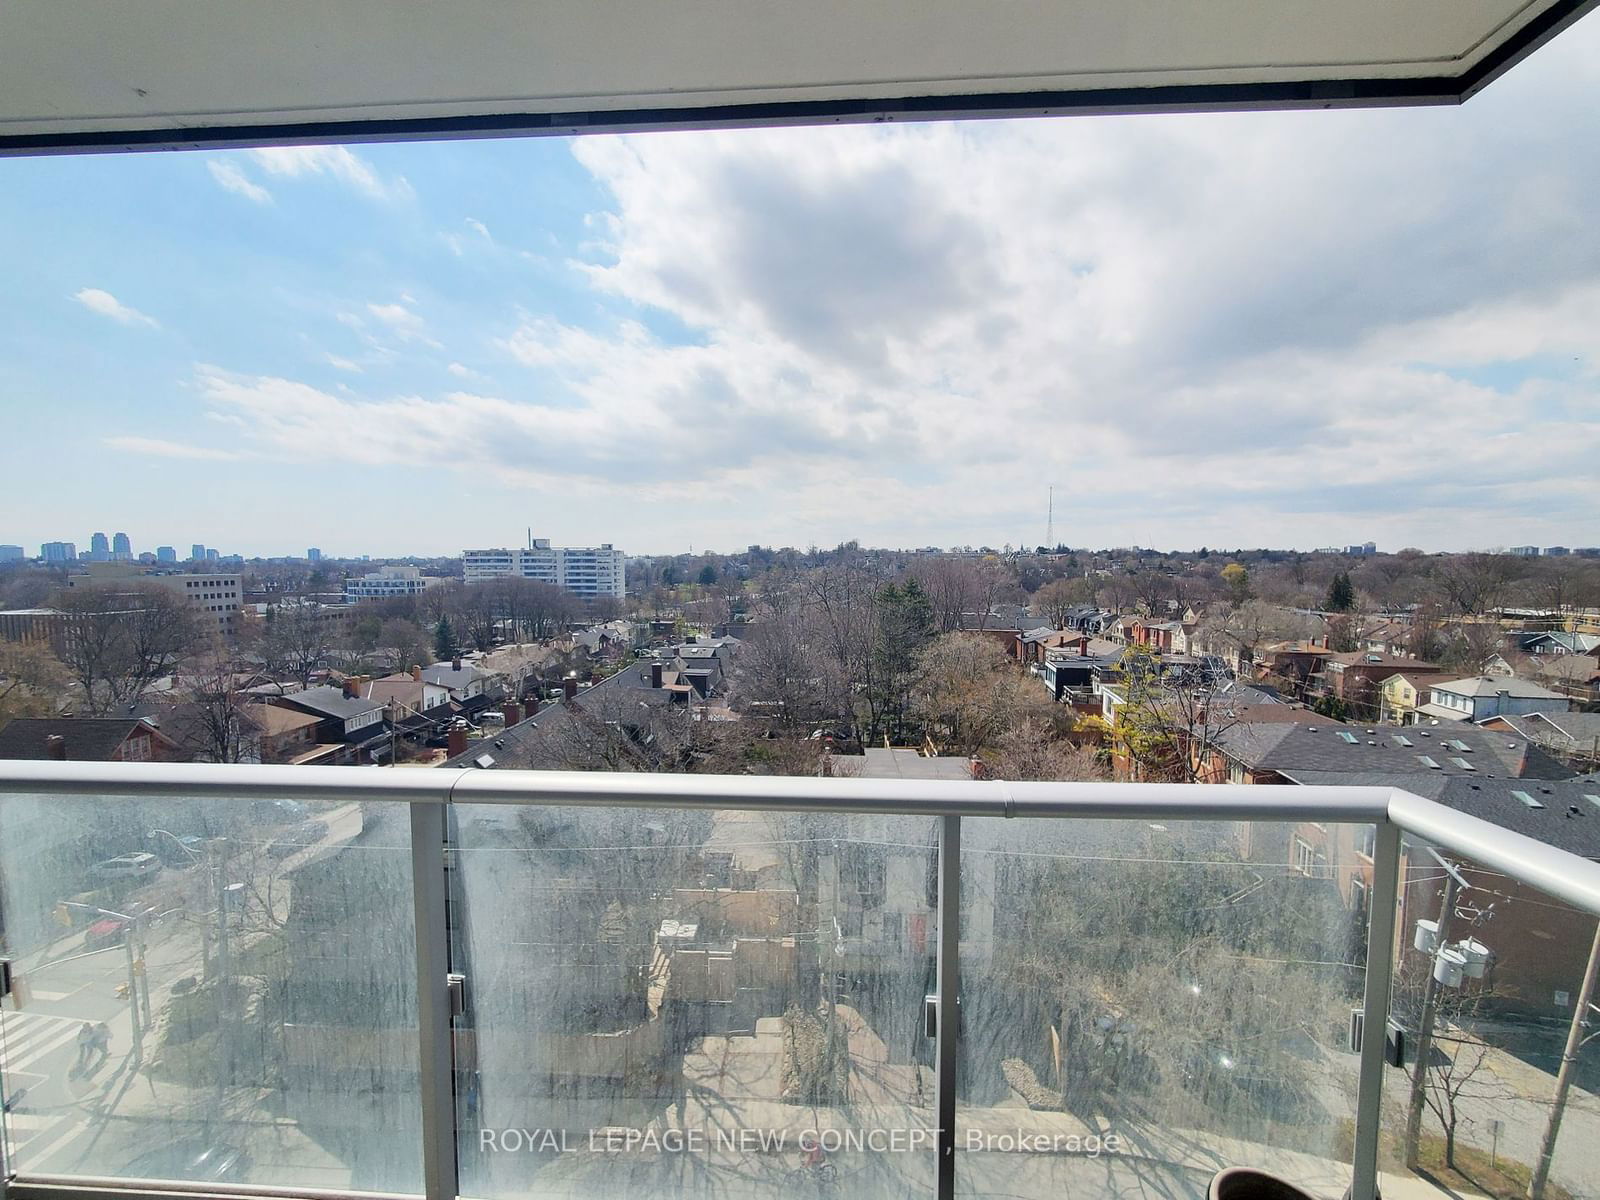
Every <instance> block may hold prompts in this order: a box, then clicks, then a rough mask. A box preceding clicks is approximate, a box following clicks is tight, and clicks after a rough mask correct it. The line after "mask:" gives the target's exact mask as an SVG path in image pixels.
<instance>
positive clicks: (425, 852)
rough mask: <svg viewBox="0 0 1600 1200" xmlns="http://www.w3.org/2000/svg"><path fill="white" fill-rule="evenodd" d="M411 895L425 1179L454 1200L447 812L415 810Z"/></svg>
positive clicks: (444, 1199) (438, 1194)
mask: <svg viewBox="0 0 1600 1200" xmlns="http://www.w3.org/2000/svg"><path fill="white" fill-rule="evenodd" d="M411 894H412V902H413V906H414V908H415V912H416V935H417V1067H418V1084H419V1088H420V1090H421V1093H422V1096H421V1099H422V1178H423V1194H424V1195H425V1196H426V1197H427V1200H455V1196H456V1193H457V1177H456V1112H455V1078H454V1072H455V1064H454V1055H453V1053H452V1047H451V1024H450V991H449V986H450V985H449V982H448V978H447V977H448V975H449V973H450V944H449V939H450V928H449V919H448V916H447V913H446V894H447V893H446V882H445V807H444V805H442V804H433V803H427V802H420V801H414V802H413V803H412V805H411Z"/></svg>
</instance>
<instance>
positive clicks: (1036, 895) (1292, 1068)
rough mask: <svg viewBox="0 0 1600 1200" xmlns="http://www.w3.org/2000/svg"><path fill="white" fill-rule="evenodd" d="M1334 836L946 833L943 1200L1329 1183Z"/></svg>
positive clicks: (1344, 837) (1146, 831)
mask: <svg viewBox="0 0 1600 1200" xmlns="http://www.w3.org/2000/svg"><path fill="white" fill-rule="evenodd" d="M1360 835H1361V831H1360V830H1358V829H1357V828H1355V827H1350V826H1335V825H1330V826H1318V825H1309V824H1308V825H1305V826H1288V825H1255V826H1253V827H1247V826H1242V825H1238V824H1234V823H1222V822H1217V823H1201V822H1184V823H1171V824H1167V825H1160V824H1147V823H1143V822H1125V821H1124V822H1117V821H1073V822H1061V821H1026V820H1013V821H1002V820H968V821H965V822H963V848H962V868H963V869H962V895H961V903H962V910H963V916H964V918H965V922H964V926H965V927H964V929H963V935H962V945H961V948H962V1007H963V1011H964V1014H965V1020H966V1034H965V1037H964V1040H963V1042H962V1046H961V1083H960V1099H959V1107H958V1119H957V1137H956V1147H957V1155H958V1157H957V1191H958V1193H959V1194H961V1195H968V1196H981V1195H995V1194H1006V1195H1021V1196H1060V1195H1108V1194H1120V1195H1158V1194H1159V1195H1163V1196H1175V1195H1176V1196H1203V1195H1204V1194H1205V1189H1206V1184H1207V1182H1208V1180H1209V1179H1210V1177H1211V1175H1212V1174H1214V1173H1215V1172H1216V1171H1217V1170H1218V1169H1220V1168H1221V1167H1223V1166H1252V1167H1258V1168H1263V1169H1267V1170H1270V1171H1273V1172H1275V1173H1277V1174H1280V1175H1282V1176H1284V1177H1286V1178H1288V1179H1290V1180H1292V1182H1294V1183H1295V1184H1296V1186H1299V1187H1301V1188H1304V1189H1306V1190H1308V1191H1310V1192H1311V1193H1312V1194H1314V1195H1319V1196H1321V1195H1325V1196H1329V1197H1338V1196H1340V1195H1341V1194H1342V1193H1343V1191H1344V1189H1345V1188H1346V1187H1347V1186H1348V1185H1349V1182H1350V1173H1349V1166H1348V1163H1349V1150H1348V1147H1347V1145H1345V1144H1344V1143H1347V1142H1348V1140H1349V1129H1350V1126H1351V1122H1352V1121H1353V1118H1354V1111H1355V1105H1354V1098H1355V1090H1356V1076H1357V1060H1356V1056H1355V1055H1354V1054H1351V1053H1350V1052H1349V1051H1348V1047H1347V1041H1348V1035H1347V1029H1348V1026H1349V1013H1350V1010H1351V1008H1352V1007H1354V1006H1358V1005H1359V1004H1360V1003H1361V994H1362V986H1363V981H1364V974H1365V972H1364V962H1365V953H1366V943H1365V938H1366V893H1367V889H1368V888H1369V887H1370V883H1371V877H1370V869H1371V865H1370V860H1368V859H1366V858H1365V857H1364V856H1362V855H1360V854H1358V853H1357V850H1358V844H1359V839H1360Z"/></svg>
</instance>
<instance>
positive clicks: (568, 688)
mask: <svg viewBox="0 0 1600 1200" xmlns="http://www.w3.org/2000/svg"><path fill="white" fill-rule="evenodd" d="M561 690H562V692H563V693H565V694H566V697H567V699H568V700H572V699H575V698H576V697H577V695H578V677H577V676H576V675H568V676H567V677H566V678H565V679H563V680H562V681H561Z"/></svg>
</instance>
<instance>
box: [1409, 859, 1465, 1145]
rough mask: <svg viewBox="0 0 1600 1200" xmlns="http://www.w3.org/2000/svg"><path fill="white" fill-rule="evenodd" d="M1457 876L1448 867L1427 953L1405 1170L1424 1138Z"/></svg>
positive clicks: (1412, 1079)
mask: <svg viewBox="0 0 1600 1200" xmlns="http://www.w3.org/2000/svg"><path fill="white" fill-rule="evenodd" d="M1455 902H1456V876H1455V872H1454V871H1453V870H1450V869H1449V868H1448V867H1447V868H1446V871H1445V877H1444V900H1443V902H1442V903H1441V904H1440V905H1439V930H1438V933H1437V934H1436V935H1435V936H1436V937H1437V939H1438V940H1437V941H1436V942H1435V944H1434V948H1433V953H1432V954H1430V955H1429V956H1428V982H1427V983H1426V984H1425V985H1424V986H1423V989H1422V1020H1421V1022H1420V1023H1419V1026H1418V1029H1417V1064H1416V1070H1415V1072H1414V1073H1413V1074H1412V1077H1411V1106H1410V1108H1409V1109H1408V1110H1407V1112H1406V1141H1405V1147H1406V1169H1407V1170H1412V1171H1414V1170H1416V1167H1417V1158H1418V1153H1417V1151H1418V1146H1419V1144H1420V1143H1421V1140H1422V1106H1423V1101H1424V1098H1425V1096H1426V1094H1427V1090H1428V1057H1429V1054H1430V1053H1431V1051H1432V1048H1433V1021H1434V1015H1435V1011H1436V1010H1437V1008H1438V1006H1439V978H1438V975H1437V973H1436V968H1437V966H1438V962H1439V952H1440V951H1441V950H1443V949H1444V947H1445V945H1446V943H1448V941H1449V940H1450V938H1449V933H1450V918H1451V916H1452V914H1453V913H1454V912H1455Z"/></svg>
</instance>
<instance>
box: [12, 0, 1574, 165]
mask: <svg viewBox="0 0 1600 1200" xmlns="http://www.w3.org/2000/svg"><path fill="white" fill-rule="evenodd" d="M1596 2H1597V0H1271V2H1263V0H522V2H514V0H5V2H4V3H3V4H0V153H3V152H12V153H30V152H32V153H41V152H43V153H48V152H51V151H71V150H89V149H120V148H125V147H139V146H147V147H161V146H166V147H174V146H176V147H182V146H198V145H213V146H216V145H247V144H260V143H264V142H275V141H276V142H283V141H296V140H299V141H311V140H319V139H320V140H375V139H380V138H389V137H405V138H426V137H448V136H471V135H477V134H501V133H504V134H514V133H575V132H586V131H595V130H605V129H643V128H663V127H667V128H681V127H709V126H717V125H735V126H737V125H761V124H779V123H785V122H804V123H826V122H830V121H871V120H915V119H922V118H936V117H961V116H1003V115H1012V114H1017V115H1021V114H1028V113H1057V112H1072V111H1091V112H1127V111H1139V110H1144V109H1152V110H1193V109H1208V108H1264V107H1334V106H1344V105H1354V104H1405V103H1413V104H1418V103H1449V102H1455V101H1459V100H1461V99H1463V98H1465V97H1466V96H1467V95H1470V94H1471V93H1472V92H1473V91H1475V90H1476V89H1477V88H1478V87H1481V86H1482V85H1483V84H1484V83H1485V82H1487V81H1488V80H1489V79H1492V78H1493V77H1494V76H1495V75H1497V74H1498V73H1499V72H1500V71H1502V70H1504V69H1505V68H1506V67H1507V66H1508V65H1510V64H1511V63H1513V62H1515V61H1516V60H1517V59H1518V58H1520V57H1521V56H1522V55H1523V54H1525V53H1527V52H1528V51H1529V50H1531V49H1532V48H1534V47H1535V46H1537V45H1538V44H1540V43H1541V42H1542V41H1543V40H1545V39H1546V38H1548V37H1550V36H1552V35H1553V34H1555V33H1556V32H1558V31H1559V30H1560V29H1561V28H1563V27H1564V26H1565V25H1566V24H1568V23H1570V22H1571V21H1572V20H1575V19H1576V18H1577V17H1578V16H1580V15H1581V14H1582V13H1584V12H1585V11H1587V10H1588V9H1589V8H1591V7H1593V6H1594V4H1595V3H1596Z"/></svg>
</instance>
